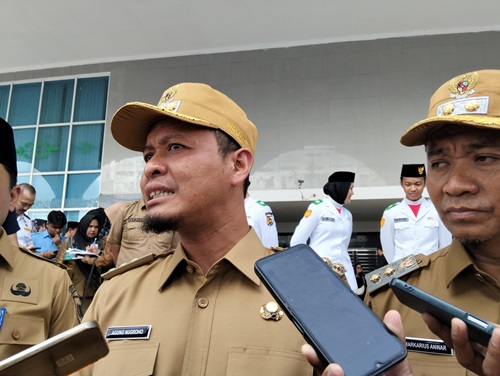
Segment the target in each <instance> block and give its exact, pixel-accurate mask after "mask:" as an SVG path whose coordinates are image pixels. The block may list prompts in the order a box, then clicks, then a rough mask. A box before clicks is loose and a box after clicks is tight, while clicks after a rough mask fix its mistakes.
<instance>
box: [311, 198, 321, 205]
mask: <svg viewBox="0 0 500 376" xmlns="http://www.w3.org/2000/svg"><path fill="white" fill-rule="evenodd" d="M322 202H323V200H322V199H318V200H314V201H313V202H312V204H314V205H319V204H321V203H322Z"/></svg>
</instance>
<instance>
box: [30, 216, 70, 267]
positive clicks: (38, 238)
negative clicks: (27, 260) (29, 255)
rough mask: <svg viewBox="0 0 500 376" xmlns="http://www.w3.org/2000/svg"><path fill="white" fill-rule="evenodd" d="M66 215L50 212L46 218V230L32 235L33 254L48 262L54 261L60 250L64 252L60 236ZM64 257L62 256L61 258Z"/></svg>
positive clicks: (64, 248) (62, 238)
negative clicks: (34, 249)
mask: <svg viewBox="0 0 500 376" xmlns="http://www.w3.org/2000/svg"><path fill="white" fill-rule="evenodd" d="M66 222H67V220H66V215H65V214H64V213H63V212H62V211H60V210H52V211H51V212H50V213H49V215H48V216H47V230H45V231H43V232H37V233H34V234H33V237H32V239H33V244H34V246H35V248H36V251H35V253H36V254H37V255H40V256H42V257H43V258H46V259H49V260H55V257H56V255H57V254H58V252H59V251H60V250H62V254H64V253H65V252H66V247H65V246H64V240H65V238H64V236H63V235H61V234H62V231H63V229H64V226H66ZM63 257H64V256H63Z"/></svg>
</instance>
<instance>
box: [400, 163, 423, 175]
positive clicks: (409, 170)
mask: <svg viewBox="0 0 500 376" xmlns="http://www.w3.org/2000/svg"><path fill="white" fill-rule="evenodd" d="M401 178H425V165H424V164H404V165H403V167H402V168H401Z"/></svg>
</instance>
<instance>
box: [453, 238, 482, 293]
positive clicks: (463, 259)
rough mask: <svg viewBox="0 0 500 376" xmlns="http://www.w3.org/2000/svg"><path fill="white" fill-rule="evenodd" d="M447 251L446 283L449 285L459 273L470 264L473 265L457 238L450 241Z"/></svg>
mask: <svg viewBox="0 0 500 376" xmlns="http://www.w3.org/2000/svg"><path fill="white" fill-rule="evenodd" d="M448 253H449V254H451V255H448V257H447V259H446V285H447V286H448V287H449V286H450V284H451V282H453V280H454V279H455V278H456V277H457V276H458V275H459V274H460V273H462V272H463V271H464V270H465V269H467V268H468V267H470V266H472V267H474V268H475V266H474V262H473V261H472V258H471V256H470V255H469V253H468V252H467V251H466V250H465V248H464V246H463V245H462V244H460V242H459V241H458V240H457V239H453V241H452V242H451V245H450V247H449V250H448ZM450 256H451V257H450Z"/></svg>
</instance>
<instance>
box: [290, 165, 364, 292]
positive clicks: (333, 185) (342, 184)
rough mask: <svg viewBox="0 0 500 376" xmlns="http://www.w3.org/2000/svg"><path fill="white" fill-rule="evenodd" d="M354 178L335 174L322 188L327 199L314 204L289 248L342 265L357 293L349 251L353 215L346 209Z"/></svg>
mask: <svg viewBox="0 0 500 376" xmlns="http://www.w3.org/2000/svg"><path fill="white" fill-rule="evenodd" d="M354 177H355V174H354V173H353V172H349V171H337V172H334V173H333V174H332V175H330V177H329V178H328V182H327V183H326V184H325V185H324V187H323V192H324V193H325V197H324V198H323V199H322V200H316V201H313V203H312V204H311V205H309V207H308V208H307V211H306V212H305V214H304V217H303V218H302V219H301V220H300V222H299V224H298V226H297V227H296V228H295V231H294V233H293V235H292V238H291V240H290V246H294V245H297V244H306V242H307V240H308V239H309V241H310V242H309V245H310V246H311V248H312V249H314V251H316V253H317V254H318V255H320V256H321V257H323V258H325V257H326V258H328V259H329V260H330V261H331V262H332V263H333V264H335V263H340V264H342V266H343V269H345V275H346V277H347V281H348V283H349V286H350V287H351V289H353V290H356V289H357V283H356V276H355V274H354V268H353V267H352V262H351V258H350V257H349V253H348V251H347V248H348V247H349V242H350V240H351V234H352V214H351V212H350V211H349V210H347V209H346V208H345V206H344V205H347V204H349V203H350V202H351V197H352V195H353V193H354V191H353V189H354Z"/></svg>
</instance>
